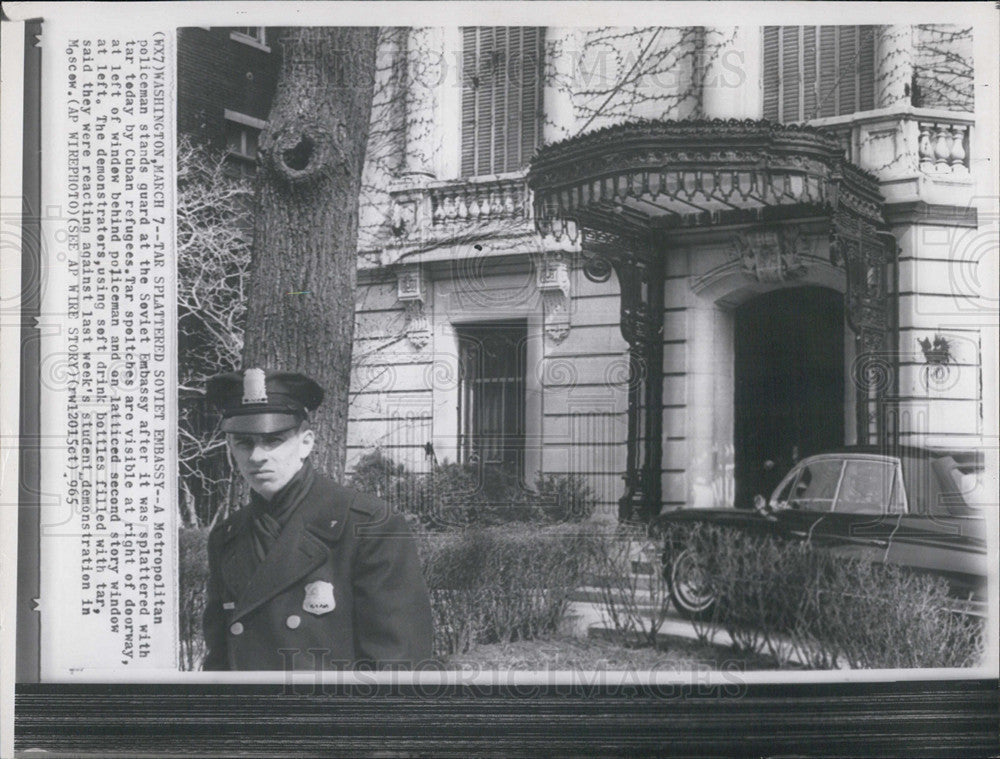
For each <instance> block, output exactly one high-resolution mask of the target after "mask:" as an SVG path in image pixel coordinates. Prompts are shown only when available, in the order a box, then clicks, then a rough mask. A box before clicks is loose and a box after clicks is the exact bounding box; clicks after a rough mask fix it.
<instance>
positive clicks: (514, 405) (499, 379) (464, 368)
mask: <svg viewBox="0 0 1000 759" xmlns="http://www.w3.org/2000/svg"><path fill="white" fill-rule="evenodd" d="M458 339H459V383H460V384H459V453H460V455H461V457H462V461H463V462H464V463H479V464H482V465H484V466H504V465H509V466H511V467H516V471H518V472H520V471H521V469H522V467H523V458H524V373H525V365H526V350H525V347H526V343H527V325H526V324H525V323H524V322H520V323H511V322H505V323H500V324H482V325H477V326H470V327H463V328H460V329H459V330H458Z"/></svg>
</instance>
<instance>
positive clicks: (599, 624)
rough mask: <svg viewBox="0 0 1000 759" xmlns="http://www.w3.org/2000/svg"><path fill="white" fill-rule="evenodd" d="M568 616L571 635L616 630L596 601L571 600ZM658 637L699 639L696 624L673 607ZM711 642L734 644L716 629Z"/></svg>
mask: <svg viewBox="0 0 1000 759" xmlns="http://www.w3.org/2000/svg"><path fill="white" fill-rule="evenodd" d="M566 618H567V626H566V630H565V631H566V632H567V633H568V634H570V635H575V636H577V637H581V638H585V637H588V636H600V635H603V634H607V633H613V632H614V628H613V627H612V626H611V624H610V623H609V622H606V621H605V619H604V616H603V614H602V612H601V604H600V603H598V602H595V601H570V604H569V611H568V612H567V614H566ZM657 637H658V638H660V637H662V638H663V642H664V643H668V642H669V641H670V639H671V638H683V639H684V640H692V641H696V642H697V641H698V634H697V633H696V632H695V630H694V626H693V625H692V624H691V623H690V622H688V621H687V620H686V619H684V617H682V616H680V614H678V613H677V612H676V611H674V610H673V609H671V610H670V611H668V612H667V616H666V619H665V620H664V622H663V626H662V627H660V632H659V634H658V636H657ZM709 643H710V644H712V645H715V646H726V647H728V646H732V644H733V641H732V639H731V638H730V637H729V635H727V634H726V632H725V630H715V631H713V633H712V636H711V638H710V639H709Z"/></svg>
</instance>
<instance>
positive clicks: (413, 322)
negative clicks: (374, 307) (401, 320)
mask: <svg viewBox="0 0 1000 759" xmlns="http://www.w3.org/2000/svg"><path fill="white" fill-rule="evenodd" d="M396 298H397V299H398V300H399V301H401V302H402V303H403V305H404V306H405V308H406V336H407V338H408V339H409V341H410V343H412V344H413V346H414V347H415V348H416V349H417V350H420V349H421V348H423V347H424V346H425V345H427V343H429V342H430V339H431V329H430V322H429V321H428V319H427V316H426V315H425V314H424V283H423V278H422V276H421V273H420V267H419V266H406V267H403V268H401V269H400V270H399V271H398V272H397V274H396Z"/></svg>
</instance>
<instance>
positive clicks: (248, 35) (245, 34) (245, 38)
mask: <svg viewBox="0 0 1000 759" xmlns="http://www.w3.org/2000/svg"><path fill="white" fill-rule="evenodd" d="M229 39H231V40H235V41H236V42H242V43H243V44H244V45H250V46H251V47H257V48H260V49H261V50H265V51H270V48H269V47H268V46H267V29H266V27H263V26H234V27H232V30H231V31H230V32H229Z"/></svg>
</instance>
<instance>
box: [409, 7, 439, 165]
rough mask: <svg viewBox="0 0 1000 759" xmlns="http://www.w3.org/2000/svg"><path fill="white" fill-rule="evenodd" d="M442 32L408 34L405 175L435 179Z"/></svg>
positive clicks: (418, 29)
mask: <svg viewBox="0 0 1000 759" xmlns="http://www.w3.org/2000/svg"><path fill="white" fill-rule="evenodd" d="M442 71H443V53H442V50H441V35H440V30H438V29H435V28H433V27H429V26H415V27H412V28H411V29H410V30H409V31H408V32H407V35H406V128H405V135H406V137H405V149H404V153H403V175H404V176H406V177H414V178H416V177H420V176H426V177H431V178H433V177H434V176H435V171H434V158H435V156H434V152H435V151H434V124H435V121H436V119H435V111H436V108H435V100H436V98H435V95H436V90H437V87H438V86H439V85H440V84H441V76H442Z"/></svg>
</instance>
